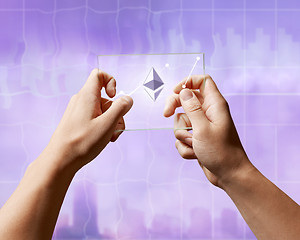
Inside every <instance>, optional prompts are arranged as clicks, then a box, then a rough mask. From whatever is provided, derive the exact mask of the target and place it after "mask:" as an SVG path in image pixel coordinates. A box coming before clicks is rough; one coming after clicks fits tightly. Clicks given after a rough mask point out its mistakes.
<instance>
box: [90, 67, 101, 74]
mask: <svg viewBox="0 0 300 240" xmlns="http://www.w3.org/2000/svg"><path fill="white" fill-rule="evenodd" d="M99 72H101V70H100V69H98V68H94V69H93V70H92V74H98V73H99Z"/></svg>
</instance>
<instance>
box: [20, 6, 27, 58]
mask: <svg viewBox="0 0 300 240" xmlns="http://www.w3.org/2000/svg"><path fill="white" fill-rule="evenodd" d="M22 38H23V41H24V49H25V50H24V53H23V54H22V57H21V64H22V63H24V56H25V52H26V50H27V48H26V47H27V44H26V38H25V0H23V1H22Z"/></svg>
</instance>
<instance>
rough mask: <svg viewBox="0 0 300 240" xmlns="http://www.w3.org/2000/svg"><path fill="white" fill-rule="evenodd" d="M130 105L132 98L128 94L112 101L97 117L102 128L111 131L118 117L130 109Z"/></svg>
mask: <svg viewBox="0 0 300 240" xmlns="http://www.w3.org/2000/svg"><path fill="white" fill-rule="evenodd" d="M132 105H133V100H132V98H131V97H129V96H124V97H120V98H118V99H117V100H116V101H114V102H113V103H112V104H111V106H110V107H109V108H108V109H107V110H106V111H105V112H104V113H103V114H102V115H100V116H99V117H98V118H99V121H100V122H101V126H102V128H104V129H106V130H107V131H111V132H113V131H114V130H115V126H116V125H117V123H118V121H119V120H120V118H121V117H123V116H124V115H125V114H126V113H127V112H128V111H129V110H130V109H131V107H132Z"/></svg>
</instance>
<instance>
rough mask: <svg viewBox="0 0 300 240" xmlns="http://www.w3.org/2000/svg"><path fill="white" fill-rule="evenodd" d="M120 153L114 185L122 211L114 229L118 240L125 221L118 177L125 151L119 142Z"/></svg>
mask: <svg viewBox="0 0 300 240" xmlns="http://www.w3.org/2000/svg"><path fill="white" fill-rule="evenodd" d="M116 146H117V148H118V150H119V152H120V155H121V159H120V161H119V163H118V165H117V169H116V172H115V182H114V185H115V190H116V195H117V199H118V207H119V211H120V217H119V219H118V221H117V222H116V224H115V226H114V228H115V238H116V239H119V232H118V229H119V225H120V223H121V221H122V219H123V216H124V214H123V209H122V204H121V194H120V191H119V183H118V176H119V171H120V167H121V165H122V162H123V161H124V159H125V158H124V154H123V151H122V149H121V147H120V145H119V142H117V144H116Z"/></svg>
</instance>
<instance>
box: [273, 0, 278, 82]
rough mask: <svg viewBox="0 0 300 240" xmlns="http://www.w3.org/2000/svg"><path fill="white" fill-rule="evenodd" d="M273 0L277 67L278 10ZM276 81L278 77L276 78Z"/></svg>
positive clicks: (276, 60) (276, 63)
mask: <svg viewBox="0 0 300 240" xmlns="http://www.w3.org/2000/svg"><path fill="white" fill-rule="evenodd" d="M274 1H275V10H274V14H275V16H274V19H275V20H274V21H275V44H274V45H275V47H274V49H275V66H276V67H277V66H278V10H277V6H278V2H277V0H274ZM277 81H278V79H277Z"/></svg>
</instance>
